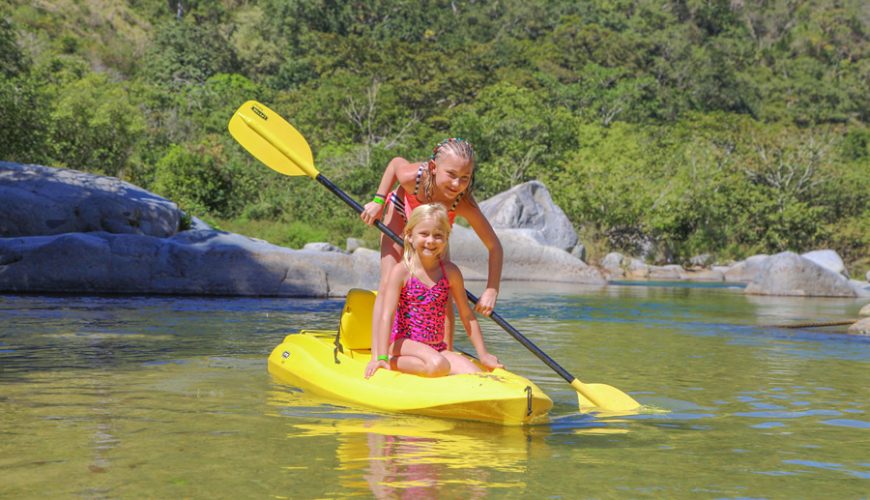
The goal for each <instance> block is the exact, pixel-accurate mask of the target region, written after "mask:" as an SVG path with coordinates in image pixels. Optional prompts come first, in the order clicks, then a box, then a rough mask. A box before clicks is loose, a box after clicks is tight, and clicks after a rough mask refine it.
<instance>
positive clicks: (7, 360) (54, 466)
mask: <svg viewBox="0 0 870 500" xmlns="http://www.w3.org/2000/svg"><path fill="white" fill-rule="evenodd" d="M472 288H474V284H472ZM861 305H862V301H857V300H843V299H801V298H769V297H764V298H762V297H747V296H744V295H743V294H742V293H741V291H740V290H739V289H728V288H721V287H707V286H690V287H673V286H667V287H666V286H650V285H649V284H645V285H643V286H638V285H637V284H623V285H618V286H609V287H606V288H592V289H587V288H579V287H571V286H563V285H552V284H543V285H537V286H536V285H533V284H528V283H514V284H510V283H509V284H506V286H505V288H504V290H503V291H502V294H501V297H500V299H499V311H500V312H501V313H502V315H503V316H504V317H505V318H506V319H508V321H510V322H511V324H513V325H514V326H515V327H517V328H518V329H519V330H520V331H522V332H523V333H524V334H526V336H528V337H529V338H530V339H531V340H532V341H533V342H535V343H536V344H537V345H538V346H539V347H541V348H542V349H543V350H544V351H546V352H547V353H548V354H550V355H551V357H553V358H554V359H555V360H556V361H557V362H559V363H560V364H561V365H562V366H564V367H565V368H566V369H567V370H568V371H570V372H571V373H572V374H574V375H575V376H577V378H579V379H580V380H581V381H583V382H602V383H607V384H610V385H613V386H615V387H618V388H620V389H622V390H623V391H625V392H628V393H629V394H631V395H632V396H633V397H635V398H636V399H638V400H639V401H641V402H642V403H644V404H647V405H650V406H655V407H658V408H662V409H666V410H669V412H667V413H644V414H639V415H631V416H621V417H614V416H602V415H597V416H596V415H579V414H578V413H577V398H576V395H575V393H574V391H573V389H571V388H570V387H569V386H568V384H567V383H565V382H564V381H563V380H562V379H561V378H559V377H558V376H557V375H555V374H554V373H553V372H552V371H551V370H550V369H549V368H548V367H547V366H546V365H544V364H542V363H541V362H540V361H538V360H537V359H536V358H534V357H533V356H532V355H531V354H529V353H528V352H527V351H526V350H525V349H524V348H523V347H522V346H520V345H519V344H518V343H516V341H514V340H513V339H512V338H511V337H509V336H508V335H507V334H505V333H504V332H502V331H501V330H500V329H499V328H498V327H497V326H495V325H494V324H492V323H491V322H488V321H486V320H483V325H484V327H485V334H486V336H487V343H488V346H489V348H490V350H491V351H493V352H494V353H496V354H497V355H498V356H499V357H500V358H501V359H502V361H503V362H505V364H506V365H507V366H508V367H509V368H510V369H512V370H513V371H516V372H518V373H520V374H522V375H525V376H527V377H529V378H531V379H532V380H534V381H535V382H536V383H537V384H538V385H540V386H541V388H542V389H544V390H545V391H546V392H547V393H548V394H550V396H551V397H552V398H553V400H554V401H555V406H554V408H553V411H552V413H551V416H552V419H551V422H550V423H549V424H545V425H540V426H535V427H527V428H502V427H498V426H493V425H487V424H476V423H466V422H456V421H449V420H437V419H427V418H417V417H408V416H392V415H384V414H375V413H372V412H368V411H365V410H361V409H359V408H344V407H342V406H340V404H339V403H336V402H328V401H322V400H318V399H314V398H311V397H310V396H308V395H306V394H303V393H300V392H299V391H298V390H296V389H294V388H292V387H288V386H285V385H282V384H280V383H277V382H274V381H272V379H271V378H270V376H269V375H268V373H267V371H266V356H267V355H268V353H269V352H270V351H271V349H272V348H273V347H274V346H275V345H277V344H278V343H279V342H280V340H281V339H282V338H283V336H284V335H285V334H286V333H288V332H291V331H296V330H298V329H301V328H334V327H335V326H336V324H337V321H338V314H339V312H340V309H341V306H342V301H341V300H284V299H237V298H181V297H75V296H69V297H43V296H0V498H48V497H84V498H182V497H187V498H206V497H209V498H335V497H345V496H362V497H373V496H374V497H383V498H398V497H410V498H436V497H437V498H488V497H494V498H504V497H507V498H638V497H648V498H735V497H741V498H866V497H867V496H868V493H870V415H868V411H870V403H868V400H870V389H868V385H870V384H868V383H870V377H868V373H870V372H868V367H870V339H868V338H866V337H855V336H848V335H845V334H844V333H842V332H844V331H845V327H842V328H839V329H837V328H825V329H819V328H814V329H804V330H785V329H780V328H774V327H765V326H759V325H768V324H780V323H788V322H795V321H801V320H803V321H825V320H827V321H830V320H839V319H844V318H854V317H856V315H857V311H858V310H859V309H860V307H861Z"/></svg>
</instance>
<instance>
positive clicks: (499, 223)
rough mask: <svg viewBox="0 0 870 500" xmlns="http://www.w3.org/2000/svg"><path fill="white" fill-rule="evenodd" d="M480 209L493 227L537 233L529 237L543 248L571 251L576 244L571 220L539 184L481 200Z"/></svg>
mask: <svg viewBox="0 0 870 500" xmlns="http://www.w3.org/2000/svg"><path fill="white" fill-rule="evenodd" d="M480 210H481V212H483V214H484V215H485V216H486V218H487V219H488V220H489V223H490V224H492V227H493V228H495V229H528V230H530V231H532V232H534V233H536V234H531V235H529V236H531V238H532V239H534V240H536V241H538V242H540V243H542V244H544V245H549V246H553V247H556V248H560V249H562V250H565V251H567V252H572V251H574V250H575V247H576V246H577V244H578V242H579V238H578V237H577V232H576V231H574V226H573V225H572V224H571V221H570V220H568V217H567V216H566V215H565V212H563V211H562V209H561V208H559V207H558V206H557V205H556V204H555V203H553V198H551V197H550V192H549V191H548V190H547V188H546V187H545V186H544V184H542V183H541V182H539V181H530V182H526V183H525V184H520V185H519V186H514V187H513V188H511V189H508V190H507V191H504V192H502V193H499V194H497V195H495V196H493V197H492V198H489V199H487V200H485V201H482V202H480ZM578 256H579V255H578Z"/></svg>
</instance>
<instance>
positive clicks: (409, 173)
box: [390, 156, 420, 184]
mask: <svg viewBox="0 0 870 500" xmlns="http://www.w3.org/2000/svg"><path fill="white" fill-rule="evenodd" d="M390 166H392V167H393V169H394V171H395V172H396V178H397V179H398V180H399V184H407V183H413V182H414V181H416V179H417V171H418V170H419V169H420V162H410V161H408V160H406V159H405V158H402V157H399V156H397V157H395V158H393V159H392V160H390Z"/></svg>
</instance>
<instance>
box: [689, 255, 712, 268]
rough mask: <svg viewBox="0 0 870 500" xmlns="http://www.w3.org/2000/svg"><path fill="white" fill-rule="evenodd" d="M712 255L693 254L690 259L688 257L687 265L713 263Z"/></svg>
mask: <svg viewBox="0 0 870 500" xmlns="http://www.w3.org/2000/svg"><path fill="white" fill-rule="evenodd" d="M713 260H714V259H713V256H712V255H710V254H708V253H702V254H701V255H695V256H694V257H692V258H691V259H689V265H690V266H692V267H707V266H709V265H710V264H712V263H713Z"/></svg>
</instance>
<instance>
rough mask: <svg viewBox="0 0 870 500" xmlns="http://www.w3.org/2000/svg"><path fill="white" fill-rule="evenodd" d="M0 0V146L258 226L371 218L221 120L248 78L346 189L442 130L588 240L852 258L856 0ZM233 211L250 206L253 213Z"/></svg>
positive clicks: (488, 186) (487, 190)
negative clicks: (546, 200) (539, 184)
mask: <svg viewBox="0 0 870 500" xmlns="http://www.w3.org/2000/svg"><path fill="white" fill-rule="evenodd" d="M110 4H111V6H107V4H106V3H105V2H96V1H95V0H91V1H88V0H83V1H73V0H61V1H53V2H30V1H24V0H0V6H2V13H0V63H2V67H0V78H2V80H0V159H4V160H12V161H20V162H33V163H43V164H47V165H54V166H64V167H70V168H76V169H81V170H88V171H93V172H98V173H104V174H107V175H116V176H120V177H122V178H125V179H127V180H130V181H132V182H134V183H137V184H139V185H141V186H143V187H145V188H148V189H151V190H154V191H156V192H158V193H160V194H162V195H165V196H167V197H169V198H171V199H173V200H175V201H177V202H178V203H179V204H180V205H181V206H182V207H183V208H185V209H186V210H187V211H189V212H190V213H191V214H193V215H197V216H200V217H203V218H205V219H206V220H210V221H213V222H217V223H218V224H219V225H221V227H226V228H233V229H235V230H238V231H241V232H246V231H247V232H249V233H256V234H255V235H259V236H265V237H268V238H270V239H271V240H272V241H275V242H276V243H284V244H292V245H301V244H303V243H305V241H306V240H308V239H311V238H317V239H329V240H332V241H334V242H335V243H340V242H342V241H343V240H344V238H345V237H348V236H356V237H360V236H362V237H364V238H366V239H369V240H370V241H374V239H375V234H374V231H373V230H371V229H367V228H365V226H363V225H362V224H361V223H359V222H357V220H356V219H355V217H354V215H353V214H352V213H351V212H350V211H349V210H348V209H347V208H346V207H345V206H344V205H343V204H341V203H340V202H339V201H337V200H335V199H333V198H332V196H331V195H330V194H329V193H328V192H327V191H325V190H323V189H321V188H319V187H318V186H317V185H316V184H313V183H311V182H309V181H306V180H303V179H295V180H294V179H289V178H286V177H282V176H280V175H279V174H276V173H274V172H272V171H271V170H269V169H267V168H265V167H262V166H261V165H259V164H257V163H256V161H255V160H253V159H252V158H250V157H249V156H248V155H247V154H246V153H245V152H244V151H243V150H242V149H241V148H240V147H239V146H238V145H237V144H235V143H234V141H233V140H232V138H231V137H230V136H229V134H228V133H227V131H226V124H227V121H228V119H229V117H230V116H231V115H232V113H233V111H234V110H235V108H236V107H238V105H240V104H241V103H242V102H244V101H245V100H247V99H258V100H260V101H263V102H265V103H267V104H269V105H270V107H272V108H273V109H275V110H276V111H277V112H279V113H280V114H282V115H283V116H285V117H287V118H288V119H289V120H290V121H291V122H292V123H293V124H294V125H296V127H297V128H298V129H299V130H300V131H302V132H303V134H305V136H306V137H307V138H308V140H309V142H310V143H311V145H312V148H313V150H314V152H315V157H316V163H317V165H318V167H319V169H320V170H321V171H323V172H324V173H325V174H326V175H327V176H328V177H330V178H331V179H332V180H333V181H334V182H335V183H336V184H338V185H340V186H342V187H343V188H344V189H345V190H347V191H348V192H350V193H352V194H353V195H354V196H356V197H357V198H358V199H360V200H364V199H367V198H368V197H370V196H371V194H372V192H373V189H375V187H376V185H377V183H378V180H379V178H380V175H381V173H382V171H383V167H384V166H385V165H386V163H387V161H389V159H390V158H391V157H393V156H405V157H408V158H412V159H421V158H423V157H424V156H425V155H426V153H427V151H428V150H429V149H430V148H431V146H432V145H433V144H434V143H436V142H437V141H438V140H440V139H441V138H443V137H445V136H451V135H452V136H462V137H467V138H470V139H471V140H472V142H474V143H475V145H476V147H477V152H478V166H479V171H478V172H477V181H478V183H477V186H476V189H477V193H478V198H486V197H487V196H490V195H492V194H495V193H497V192H499V191H501V190H504V189H506V188H508V187H510V186H512V185H515V184H517V183H520V182H523V181H526V180H530V179H540V180H542V181H543V182H544V183H545V184H546V185H547V186H548V187H549V188H550V191H551V192H552V194H553V197H554V199H555V200H556V202H557V203H558V204H559V205H560V206H561V207H562V208H563V209H564V210H565V211H566V213H567V214H568V216H569V217H570V219H571V220H572V221H573V223H574V224H575V226H576V227H577V228H578V230H580V232H581V234H582V236H583V239H584V241H585V242H586V243H587V244H588V245H589V246H590V247H591V249H592V254H593V257H598V256H601V254H602V253H603V252H606V251H609V250H611V249H616V250H622V251H625V252H629V253H646V256H647V257H649V258H653V259H656V260H659V261H672V262H684V261H685V260H686V259H688V258H689V257H691V256H692V255H695V254H698V253H704V252H706V253H712V254H714V255H716V256H718V258H719V259H720V260H726V259H729V258H742V257H745V256H747V255H750V254H754V253H761V252H766V253H770V252H776V251H781V250H786V249H789V250H795V251H807V250H810V249H815V248H821V247H829V248H834V249H836V250H837V251H838V252H839V253H840V254H841V255H842V256H844V258H846V260H847V261H848V262H849V264H850V267H851V269H852V271H853V272H863V271H866V270H867V269H868V268H870V127H868V120H870V92H868V89H870V43H868V30H870V18H868V15H867V11H866V8H865V4H864V3H863V2H862V0H843V1H839V0H813V1H793V0H771V1H767V2H742V1H733V0H704V1H700V0H671V1H665V0H660V1H651V0H632V1H627V0H603V1H594V2H592V1H581V2H577V1H574V0H537V1H534V2H528V1H521V0H477V1H474V0H465V1H461V0H450V1H448V0H422V1H420V0H415V1H410V0H358V1H354V2H343V1H334V0H221V1H217V0H215V1H206V0H127V1H126V2H123V3H110ZM246 228H247V229H246Z"/></svg>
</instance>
